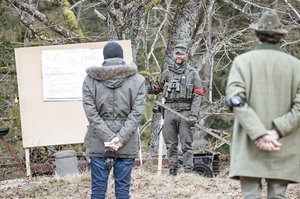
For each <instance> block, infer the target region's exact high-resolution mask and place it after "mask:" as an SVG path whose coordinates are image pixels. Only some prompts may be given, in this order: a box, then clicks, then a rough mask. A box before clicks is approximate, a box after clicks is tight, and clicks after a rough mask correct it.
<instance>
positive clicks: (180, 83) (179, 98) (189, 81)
mask: <svg viewBox="0 0 300 199" xmlns="http://www.w3.org/2000/svg"><path fill="white" fill-rule="evenodd" d="M194 78H195V73H193V70H191V69H189V68H186V69H185V72H184V73H182V74H178V73H175V72H173V71H170V70H169V76H168V81H167V82H166V83H165V84H164V88H163V96H164V97H165V99H166V103H177V104H178V103H180V104H182V105H183V106H185V107H186V106H188V107H187V109H188V108H190V106H191V103H192V98H193V88H194Z"/></svg>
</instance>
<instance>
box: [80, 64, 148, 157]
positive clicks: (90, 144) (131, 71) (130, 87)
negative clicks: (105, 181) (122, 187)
mask: <svg viewBox="0 0 300 199" xmlns="http://www.w3.org/2000/svg"><path fill="white" fill-rule="evenodd" d="M86 72H87V76H86V78H85V80H84V82H83V86H82V96H83V108H84V110H85V113H86V116H87V119H88V121H89V126H88V131H87V134H86V136H85V140H84V145H85V148H86V153H87V155H88V156H90V157H103V154H104V151H105V147H104V142H109V141H111V140H112V139H113V138H114V137H118V138H119V139H120V140H121V141H122V142H123V144H124V146H123V147H122V148H120V149H119V150H118V151H117V154H116V155H117V157H120V158H135V157H137V154H138V147H139V142H138V137H139V135H138V132H137V128H138V125H139V123H140V120H141V118H142V116H143V114H144V110H145V104H146V90H145V84H144V80H145V79H144V77H143V76H142V75H140V74H137V67H136V66H129V65H126V64H125V62H124V61H123V60H122V59H120V58H111V59H106V60H105V61H104V63H103V64H102V67H89V68H87V70H86ZM105 155H106V156H113V157H114V154H112V153H110V154H109V153H106V154H105Z"/></svg>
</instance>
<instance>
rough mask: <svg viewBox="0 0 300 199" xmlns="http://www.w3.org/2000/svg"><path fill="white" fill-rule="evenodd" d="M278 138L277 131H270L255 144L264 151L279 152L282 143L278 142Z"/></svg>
mask: <svg viewBox="0 0 300 199" xmlns="http://www.w3.org/2000/svg"><path fill="white" fill-rule="evenodd" d="M278 138H279V136H278V134H277V132H276V131H274V130H268V131H267V134H266V135H263V136H262V137H260V138H258V139H256V140H255V144H256V146H257V147H258V148H259V149H260V150H262V151H279V150H280V147H281V143H280V142H278Z"/></svg>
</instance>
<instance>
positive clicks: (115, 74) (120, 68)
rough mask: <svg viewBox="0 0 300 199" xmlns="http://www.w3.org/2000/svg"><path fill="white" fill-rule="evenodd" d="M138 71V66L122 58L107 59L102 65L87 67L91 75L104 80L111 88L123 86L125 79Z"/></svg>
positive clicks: (87, 71)
mask: <svg viewBox="0 0 300 199" xmlns="http://www.w3.org/2000/svg"><path fill="white" fill-rule="evenodd" d="M137 71H138V69H137V66H135V65H127V64H126V63H125V62H124V61H123V59H121V58H111V59H106V60H105V61H104V62H103V64H102V67H95V66H92V67H89V68H87V69H86V73H87V74H88V75H89V76H90V77H92V78H93V79H96V80H99V81H103V84H105V86H107V87H110V88H116V87H120V86H122V85H123V83H124V81H125V79H126V78H127V77H129V76H131V75H134V74H136V73H137Z"/></svg>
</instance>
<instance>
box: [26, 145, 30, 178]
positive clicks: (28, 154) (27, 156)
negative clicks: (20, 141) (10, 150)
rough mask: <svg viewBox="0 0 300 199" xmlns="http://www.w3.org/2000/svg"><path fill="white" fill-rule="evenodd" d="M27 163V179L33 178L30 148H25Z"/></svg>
mask: <svg viewBox="0 0 300 199" xmlns="http://www.w3.org/2000/svg"><path fill="white" fill-rule="evenodd" d="M25 161H26V174H27V177H31V169H30V152H29V148H25Z"/></svg>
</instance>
